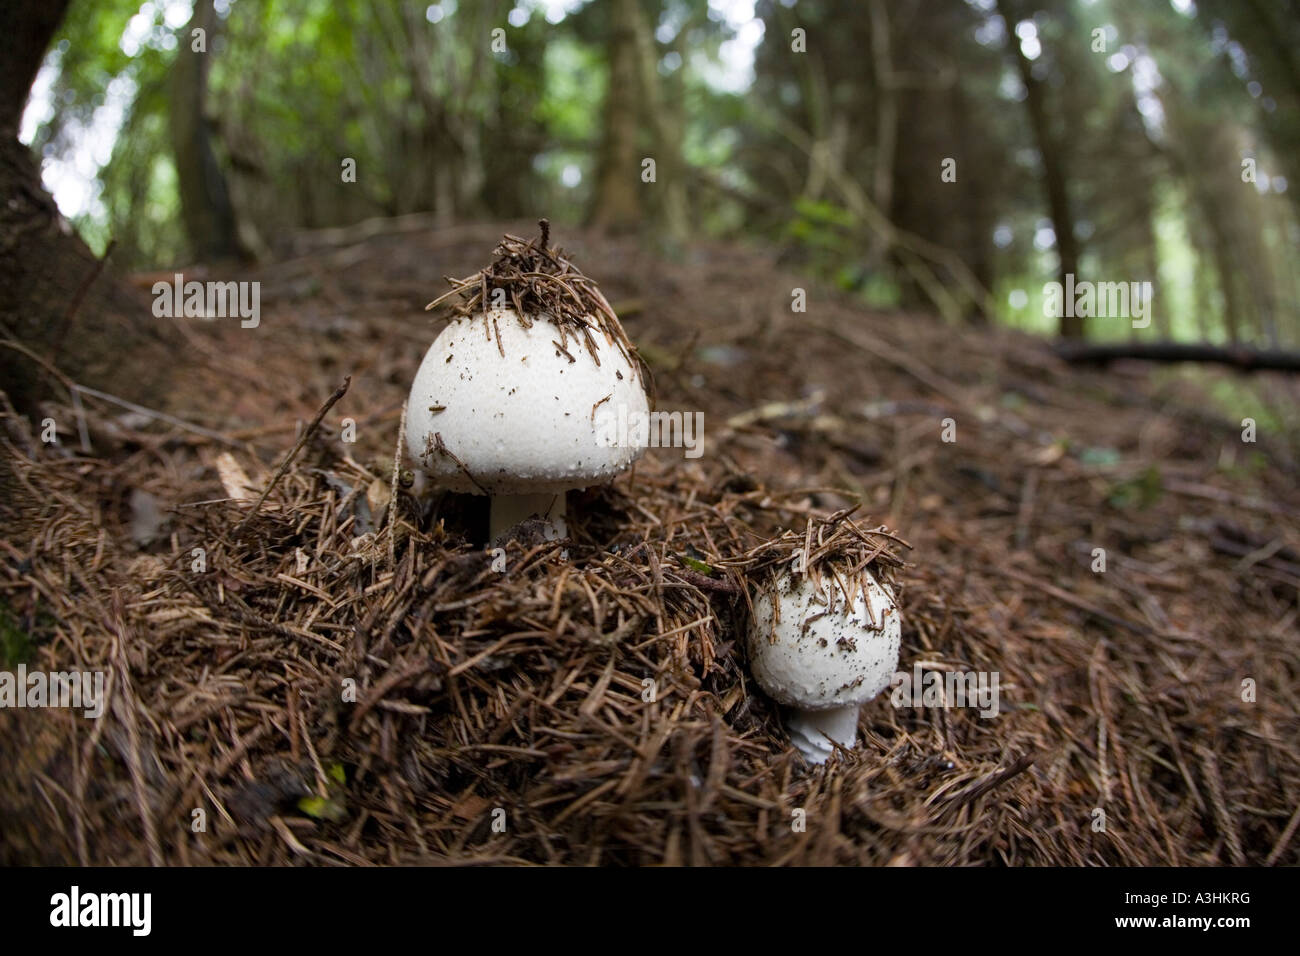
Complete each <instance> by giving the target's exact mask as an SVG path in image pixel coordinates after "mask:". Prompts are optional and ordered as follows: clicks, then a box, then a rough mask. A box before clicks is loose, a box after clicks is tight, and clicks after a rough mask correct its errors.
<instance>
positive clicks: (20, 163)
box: [0, 0, 178, 415]
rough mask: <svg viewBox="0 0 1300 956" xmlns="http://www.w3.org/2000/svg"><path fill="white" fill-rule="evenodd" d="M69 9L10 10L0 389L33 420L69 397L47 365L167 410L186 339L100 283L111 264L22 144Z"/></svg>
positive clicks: (2, 36)
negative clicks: (45, 403)
mask: <svg viewBox="0 0 1300 956" xmlns="http://www.w3.org/2000/svg"><path fill="white" fill-rule="evenodd" d="M67 6H68V2H67V0H6V2H5V3H4V4H3V5H0V83H2V84H3V86H0V196H3V197H4V199H3V201H2V202H0V343H2V344H0V388H3V390H4V391H5V392H6V393H8V395H9V398H10V401H12V402H13V404H14V406H15V407H16V408H17V409H18V410H19V411H21V412H24V413H26V414H28V415H32V414H34V413H35V412H36V411H37V406H38V403H39V402H40V401H41V400H43V399H45V398H49V397H57V398H59V399H60V400H63V401H67V399H68V394H67V390H66V389H65V388H64V387H63V386H62V385H61V384H60V383H59V380H58V378H57V377H56V376H55V375H54V374H53V373H52V372H51V371H49V370H48V369H46V368H45V367H44V365H52V366H54V367H56V368H57V369H58V370H59V371H60V372H62V374H63V375H66V376H67V377H68V378H70V379H72V380H73V381H75V382H78V383H80V384H83V385H90V386H92V387H96V388H100V389H103V390H104V391H108V392H112V393H114V394H116V395H120V396H122V397H124V398H127V399H129V400H132V401H136V402H139V403H142V404H146V405H158V404H162V403H163V400H164V399H165V397H166V395H167V393H168V374H169V369H171V368H172V367H173V366H174V365H175V358H174V351H175V350H176V341H177V339H178V334H177V332H176V330H175V328H174V327H173V326H171V325H170V324H169V320H158V319H155V318H154V316H153V312H152V310H151V308H150V306H149V303H148V302H147V301H146V300H143V299H141V298H140V297H138V296H137V295H136V294H134V293H133V292H132V291H131V290H130V289H127V288H125V287H124V286H122V285H119V284H118V283H117V282H116V281H115V280H114V279H113V278H112V277H111V276H109V275H99V272H100V269H101V263H100V262H99V261H98V260H97V259H96V257H95V255H94V254H93V253H92V252H91V251H90V249H89V248H87V246H86V244H85V243H84V242H82V241H81V239H80V237H78V236H77V234H76V233H75V232H74V231H73V230H72V228H71V227H70V226H69V225H68V223H67V222H66V221H65V220H64V219H63V218H62V217H61V216H60V215H59V211H58V208H57V207H56V206H55V204H54V200H53V199H51V198H50V196H49V194H48V193H46V192H45V190H44V189H43V188H42V187H41V178H40V172H39V169H38V168H37V164H36V160H35V158H34V157H33V156H32V154H31V152H30V150H28V149H27V147H25V146H23V145H22V144H21V143H20V142H18V132H17V131H18V124H19V120H20V118H21V116H22V109H23V104H24V103H25V101H26V98H27V92H28V90H29V89H30V87H31V83H32V80H33V79H34V78H35V76H36V71H37V70H38V69H39V68H40V63H41V59H42V54H43V51H44V50H45V48H46V47H47V46H48V45H49V42H50V40H51V38H52V37H53V36H54V33H55V31H56V30H57V29H58V25H59V22H60V20H61V18H62V14H63V12H64V10H66V8H67ZM43 363H44V365H43Z"/></svg>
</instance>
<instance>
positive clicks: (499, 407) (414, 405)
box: [406, 309, 650, 495]
mask: <svg viewBox="0 0 1300 956" xmlns="http://www.w3.org/2000/svg"><path fill="white" fill-rule="evenodd" d="M529 321H530V322H531V324H530V325H529V326H528V327H525V326H524V324H523V321H522V320H521V319H520V318H519V316H518V314H517V313H516V312H515V311H514V310H513V309H489V310H488V312H487V313H486V315H484V314H483V313H477V314H475V315H473V316H470V317H460V318H457V319H454V320H453V321H452V322H451V323H450V324H449V325H448V326H447V327H446V328H445V329H443V331H442V333H441V334H440V335H439V336H438V337H437V338H436V339H434V342H433V344H432V345H431V346H429V351H428V352H427V353H425V356H424V361H423V362H422V363H420V370H419V371H418V372H416V374H415V381H414V383H413V384H412V385H411V396H410V400H409V401H408V403H407V410H406V447H407V450H408V451H409V452H410V455H411V457H412V458H413V459H414V460H415V461H417V462H418V463H419V464H420V467H421V468H422V469H423V471H424V472H425V473H426V474H428V475H429V477H430V478H431V479H432V481H433V483H434V484H435V485H438V486H439V487H441V488H445V489H447V490H449V491H459V492H468V493H471V494H489V495H521V494H545V493H553V494H558V493H560V492H563V491H567V490H568V489H570V488H585V487H586V486H588V485H593V484H599V483H600V482H603V481H607V480H609V479H610V478H612V477H614V475H616V474H618V473H619V472H620V471H623V470H624V469H625V468H627V467H628V466H629V465H630V464H632V462H633V461H635V460H636V459H637V458H639V457H640V456H641V454H642V453H643V452H644V451H645V442H644V440H643V439H642V436H641V434H640V433H638V431H637V430H636V429H633V428H629V429H628V430H627V431H628V435H627V436H626V437H627V441H626V442H620V441H619V440H618V439H619V438H621V436H617V435H615V432H614V430H613V429H611V428H610V427H609V423H610V421H611V418H612V417H616V416H617V415H618V412H619V410H620V409H622V408H626V410H627V415H628V420H631V421H635V420H637V416H648V415H649V411H650V408H649V401H648V399H647V397H646V391H645V384H644V381H643V379H642V376H641V373H640V371H639V370H638V369H636V368H635V367H634V365H633V363H632V362H630V361H629V358H628V357H627V356H625V355H624V354H623V352H622V351H621V350H620V349H619V348H618V346H617V345H616V344H614V342H612V341H611V340H609V339H607V337H606V336H605V335H604V334H603V333H602V332H600V331H598V330H596V329H592V330H591V339H592V342H593V344H594V345H595V352H596V354H595V355H594V356H593V354H592V352H591V351H589V350H588V348H587V345H586V341H585V340H584V338H583V337H582V336H581V335H578V336H575V334H574V331H573V329H571V328H570V329H568V330H562V329H561V328H560V327H559V326H557V325H556V324H555V322H554V321H553V320H552V319H551V318H550V317H549V316H545V315H543V316H531V317H529ZM498 336H499V337H500V341H499V342H498ZM556 343H560V345H561V346H563V350H561V348H560V347H557V345H556ZM566 352H567V353H568V354H567V355H566V354H565V353H566ZM503 353H504V354H503ZM570 356H571V357H572V358H570ZM597 360H599V364H597ZM435 407H440V408H441V410H440V411H435V410H434V408H435ZM435 435H439V436H441V439H442V448H444V449H445V450H446V451H440V450H438V447H437V439H436V438H435ZM611 436H613V437H611ZM453 456H454V457H453ZM457 459H459V463H458V462H457ZM466 472H468V474H466Z"/></svg>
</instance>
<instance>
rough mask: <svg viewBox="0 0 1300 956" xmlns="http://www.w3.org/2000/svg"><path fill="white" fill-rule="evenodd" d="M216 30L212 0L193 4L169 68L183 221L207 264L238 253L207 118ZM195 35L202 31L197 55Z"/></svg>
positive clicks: (193, 247)
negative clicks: (209, 67)
mask: <svg viewBox="0 0 1300 956" xmlns="http://www.w3.org/2000/svg"><path fill="white" fill-rule="evenodd" d="M216 25H217V17H216V11H215V9H214V8H213V4H212V0H196V2H195V4H194V13H193V15H192V16H191V17H190V22H189V25H188V26H187V27H186V28H185V31H184V33H183V34H182V35H181V38H180V49H179V50H178V51H177V53H176V63H175V64H174V65H173V66H172V98H171V137H172V150H173V152H174V153H175V154H176V178H177V180H178V182H179V185H180V194H181V218H182V220H183V221H184V223H185V234H186V237H187V238H188V239H189V245H190V251H191V253H192V254H193V255H194V256H195V257H196V258H198V259H201V260H205V261H211V260H214V259H233V258H235V257H237V256H239V255H240V254H241V251H242V250H241V249H240V245H239V236H238V231H237V229H236V227H235V209H234V206H232V205H231V202H230V187H229V186H228V185H227V183H226V174H225V173H224V172H223V171H222V169H221V164H220V163H218V162H217V155H216V153H215V152H213V149H212V129H211V127H210V125H209V124H208V118H207V99H208V95H207V94H208V65H209V62H210V61H209V60H208V57H210V56H211V55H212V53H211V45H212V39H213V34H214V31H215V29H216ZM195 30H202V31H203V36H202V46H201V48H200V49H198V50H196V49H195V48H194V47H195V46H196V45H197V44H198V43H199V42H200V41H199V40H196V39H195V38H194V35H193V34H194V31H195Z"/></svg>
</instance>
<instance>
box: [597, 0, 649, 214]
mask: <svg viewBox="0 0 1300 956" xmlns="http://www.w3.org/2000/svg"><path fill="white" fill-rule="evenodd" d="M611 17H612V22H611V24H610V30H609V42H608V44H607V50H608V53H607V58H608V60H609V86H608V89H607V91H606V93H605V122H604V129H605V137H604V141H603V142H602V143H601V147H600V170H599V173H598V175H597V180H596V192H595V196H594V197H593V205H592V209H591V216H590V222H591V224H592V225H593V226H596V227H598V228H602V229H608V230H610V231H612V232H618V231H626V230H629V229H634V228H636V227H637V226H638V225H640V223H641V193H640V189H641V162H640V160H641V157H639V156H638V155H637V130H638V128H639V126H640V124H639V122H638V119H637V114H638V110H637V49H636V17H637V9H636V0H616V2H615V3H614V5H613V9H612V11H611Z"/></svg>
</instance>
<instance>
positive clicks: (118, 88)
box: [20, 0, 1300, 348]
mask: <svg viewBox="0 0 1300 956" xmlns="http://www.w3.org/2000/svg"><path fill="white" fill-rule="evenodd" d="M1298 7H1300V5H1298V4H1297V3H1295V2H1294V0H1279V2H1267V0H1244V2H1232V0H1196V2H1193V0H1172V2H1166V0H1145V2H1141V3H1127V2H1108V0H1093V2H1087V0H1036V2H1028V0H929V2H924V3H923V2H919V0H868V2H861V0H823V2H818V3H807V2H798V3H795V2H793V0H759V2H757V3H752V4H751V3H748V2H726V3H722V2H706V0H603V2H586V3H584V2H581V0H547V2H539V0H519V2H518V3H517V4H516V3H512V2H509V0H482V2H472V3H471V2H463V0H462V2H457V0H442V2H439V3H433V4H430V3H426V2H414V0H338V2H327V0H265V2H261V0H196V2H193V3H191V2H188V0H146V2H144V3H137V2H136V0H75V2H74V3H72V5H71V8H70V11H69V13H68V15H67V17H66V18H65V20H64V22H63V24H62V26H61V28H60V30H59V33H58V34H57V36H56V39H55V42H54V44H53V46H52V48H51V49H50V52H49V53H48V54H47V56H46V58H45V61H44V65H43V67H42V69H41V71H40V74H39V75H38V77H37V81H36V83H35V85H34V88H33V93H32V97H31V100H30V101H29V103H28V106H27V109H26V112H25V114H24V117H23V122H22V128H21V133H20V139H21V140H22V141H23V142H25V143H28V144H30V146H31V147H32V148H33V149H34V150H35V151H36V152H37V153H38V154H39V155H40V157H41V159H42V171H43V178H44V182H45V185H46V186H47V187H48V188H50V189H51V190H52V192H53V193H54V194H55V196H56V198H57V199H58V200H59V202H60V206H61V208H62V210H63V212H64V214H65V215H67V216H68V217H69V218H70V219H71V220H72V221H73V222H74V224H75V226H76V227H77V229H78V230H79V231H80V232H81V234H82V235H83V237H85V238H86V239H87V241H88V242H89V243H90V244H91V246H92V248H93V249H94V250H95V251H96V252H99V253H102V252H103V251H104V250H105V249H106V248H107V246H108V243H109V240H110V239H111V240H112V242H113V259H114V262H115V263H116V264H117V266H118V267H120V268H127V269H147V268H171V267H173V266H175V267H181V266H184V265H186V264H187V263H192V262H194V261H196V260H201V261H208V262H211V261H219V260H221V259H228V258H229V259H234V258H242V259H249V258H261V257H266V256H267V255H269V254H271V253H273V252H276V253H282V252H284V251H285V249H286V247H287V248H289V249H290V251H291V249H292V237H293V236H294V234H295V233H296V232H298V231H300V230H314V229H321V228H326V227H338V226H346V225H350V224H355V223H359V222H362V221H365V220H368V219H372V218H375V217H398V216H407V215H412V216H419V217H421V220H420V221H427V220H431V221H432V222H434V223H438V224H443V223H454V222H458V221H466V220H474V219H483V218H489V217H490V218H494V219H515V218H520V219H534V218H536V217H537V216H539V215H546V216H549V217H550V218H551V220H552V221H553V222H556V223H557V225H558V226H559V227H561V228H562V227H563V226H564V225H565V224H575V225H576V224H591V225H597V226H602V227H604V228H606V229H608V230H610V231H613V232H619V231H627V230H637V231H639V232H641V233H643V234H644V235H645V236H646V237H647V238H648V239H649V240H650V241H652V242H653V243H654V244H655V245H656V246H658V247H659V248H660V250H661V251H663V252H665V253H666V254H668V255H670V256H671V255H674V254H680V255H684V254H685V252H684V250H685V249H686V245H685V244H686V242H687V241H688V240H690V239H696V238H700V237H705V236H707V237H719V238H727V239H735V240H744V241H758V242H764V243H777V244H780V246H781V248H782V249H783V250H784V251H783V256H784V258H785V259H786V260H788V261H790V262H791V263H792V264H795V265H797V266H798V267H799V268H800V269H802V270H806V271H812V272H813V273H815V274H817V275H820V276H821V277H822V278H824V279H826V280H828V281H832V282H834V283H835V284H837V285H838V286H839V287H841V288H842V289H844V290H846V291H849V292H852V293H855V294H857V295H860V296H861V297H862V298H863V300H864V301H865V302H866V303H867V304H870V305H874V306H883V307H889V306H897V307H903V308H916V309H925V310H927V311H937V312H938V313H940V314H941V315H943V316H944V317H946V318H947V319H949V320H950V321H954V322H984V321H990V320H993V321H998V322H1003V323H1010V324H1014V325H1018V326H1021V327H1024V328H1027V329H1030V330H1035V331H1041V332H1046V333H1057V332H1059V333H1062V334H1066V335H1071V336H1078V335H1085V336H1087V337H1089V338H1094V339H1101V340H1105V339H1124V338H1129V337H1135V338H1141V337H1146V338H1152V339H1155V338H1159V339H1171V338H1172V339H1181V340H1204V341H1211V342H1231V343H1242V344H1252V345H1258V346H1261V347H1271V348H1279V347H1282V348H1285V347H1294V346H1295V345H1296V344H1297V340H1298V339H1300V321H1298V320H1297V318H1296V314H1297V309H1296V304H1297V301H1298V300H1300V286H1298V283H1300V279H1298V278H1297V274H1296V271H1295V270H1294V269H1292V268H1291V263H1292V261H1293V259H1294V253H1295V250H1296V248H1297V245H1298V244H1300V221H1298V219H1297V202H1298V201H1300V169H1298V168H1297V167H1300V9H1298ZM195 31H202V32H201V33H196V32H195ZM200 47H201V48H202V49H201V50H199V51H198V52H196V50H198V48H200ZM751 53H752V63H751V62H750V60H751ZM647 158H649V159H653V160H654V161H655V176H654V182H644V181H643V169H644V161H645V160H646V159H647ZM353 170H354V172H355V175H353V174H352V171H353ZM945 170H947V171H948V175H947V176H945V175H944V173H945ZM1066 273H1073V274H1075V275H1076V276H1077V277H1078V278H1080V279H1091V280H1094V281H1113V282H1133V281H1149V282H1151V283H1152V288H1153V296H1152V299H1153V302H1152V309H1151V318H1152V322H1151V325H1150V327H1149V328H1147V329H1142V330H1138V329H1133V328H1132V327H1131V323H1130V322H1129V321H1127V320H1125V319H1117V318H1093V319H1092V320H1090V321H1087V322H1084V321H1071V320H1070V319H1062V320H1060V322H1059V325H1058V320H1057V319H1055V318H1052V317H1049V316H1048V315H1047V314H1046V313H1045V310H1044V307H1043V286H1044V283H1045V282H1048V281H1051V280H1054V279H1056V278H1058V277H1059V276H1064V275H1065V274H1066ZM431 278H432V277H431Z"/></svg>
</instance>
